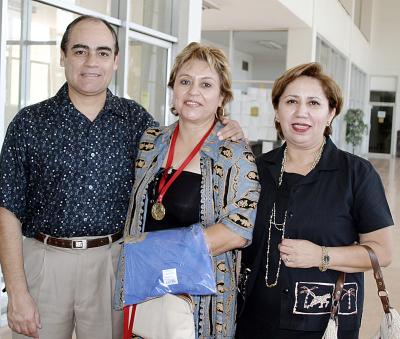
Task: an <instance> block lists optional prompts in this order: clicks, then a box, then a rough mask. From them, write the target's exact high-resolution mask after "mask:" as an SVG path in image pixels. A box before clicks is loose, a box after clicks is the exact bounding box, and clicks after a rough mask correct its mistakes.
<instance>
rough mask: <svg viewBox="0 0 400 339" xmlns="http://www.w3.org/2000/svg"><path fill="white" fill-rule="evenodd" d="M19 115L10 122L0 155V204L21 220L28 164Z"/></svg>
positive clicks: (24, 213)
mask: <svg viewBox="0 0 400 339" xmlns="http://www.w3.org/2000/svg"><path fill="white" fill-rule="evenodd" d="M25 132H26V131H25V129H24V127H23V123H22V119H21V115H20V114H18V115H17V116H16V117H15V118H14V120H13V121H12V122H11V123H10V125H9V127H8V129H7V133H6V137H5V140H4V143H3V148H2V151H1V155H0V206H1V207H4V208H6V209H8V210H9V211H11V212H12V213H14V214H15V215H16V217H17V218H18V219H19V220H20V221H21V222H23V221H24V218H25V215H26V205H27V204H26V196H27V189H28V175H29V172H28V165H27V154H26V145H25V139H24V137H25Z"/></svg>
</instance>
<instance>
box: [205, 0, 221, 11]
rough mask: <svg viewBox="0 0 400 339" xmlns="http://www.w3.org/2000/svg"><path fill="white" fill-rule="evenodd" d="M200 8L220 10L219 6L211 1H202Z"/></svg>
mask: <svg viewBox="0 0 400 339" xmlns="http://www.w3.org/2000/svg"><path fill="white" fill-rule="evenodd" d="M202 8H203V10H204V9H220V8H219V6H218V5H217V4H216V3H214V1H211V0H203V4H202Z"/></svg>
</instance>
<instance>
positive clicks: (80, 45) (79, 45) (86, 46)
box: [71, 44, 89, 49]
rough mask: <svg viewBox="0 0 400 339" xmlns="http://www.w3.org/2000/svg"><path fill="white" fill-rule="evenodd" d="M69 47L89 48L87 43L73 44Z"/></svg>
mask: <svg viewBox="0 0 400 339" xmlns="http://www.w3.org/2000/svg"><path fill="white" fill-rule="evenodd" d="M71 48H72V49H78V48H83V49H89V46H88V45H83V44H75V45H73V46H72V47H71Z"/></svg>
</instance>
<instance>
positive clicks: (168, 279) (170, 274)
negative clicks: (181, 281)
mask: <svg viewBox="0 0 400 339" xmlns="http://www.w3.org/2000/svg"><path fill="white" fill-rule="evenodd" d="M162 275H163V281H164V284H165V285H167V286H168V285H176V284H178V277H177V275H176V268H170V269H168V270H162Z"/></svg>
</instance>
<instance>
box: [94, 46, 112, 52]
mask: <svg viewBox="0 0 400 339" xmlns="http://www.w3.org/2000/svg"><path fill="white" fill-rule="evenodd" d="M104 50H105V51H109V52H112V48H111V47H108V46H99V47H97V48H96V51H104Z"/></svg>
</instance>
